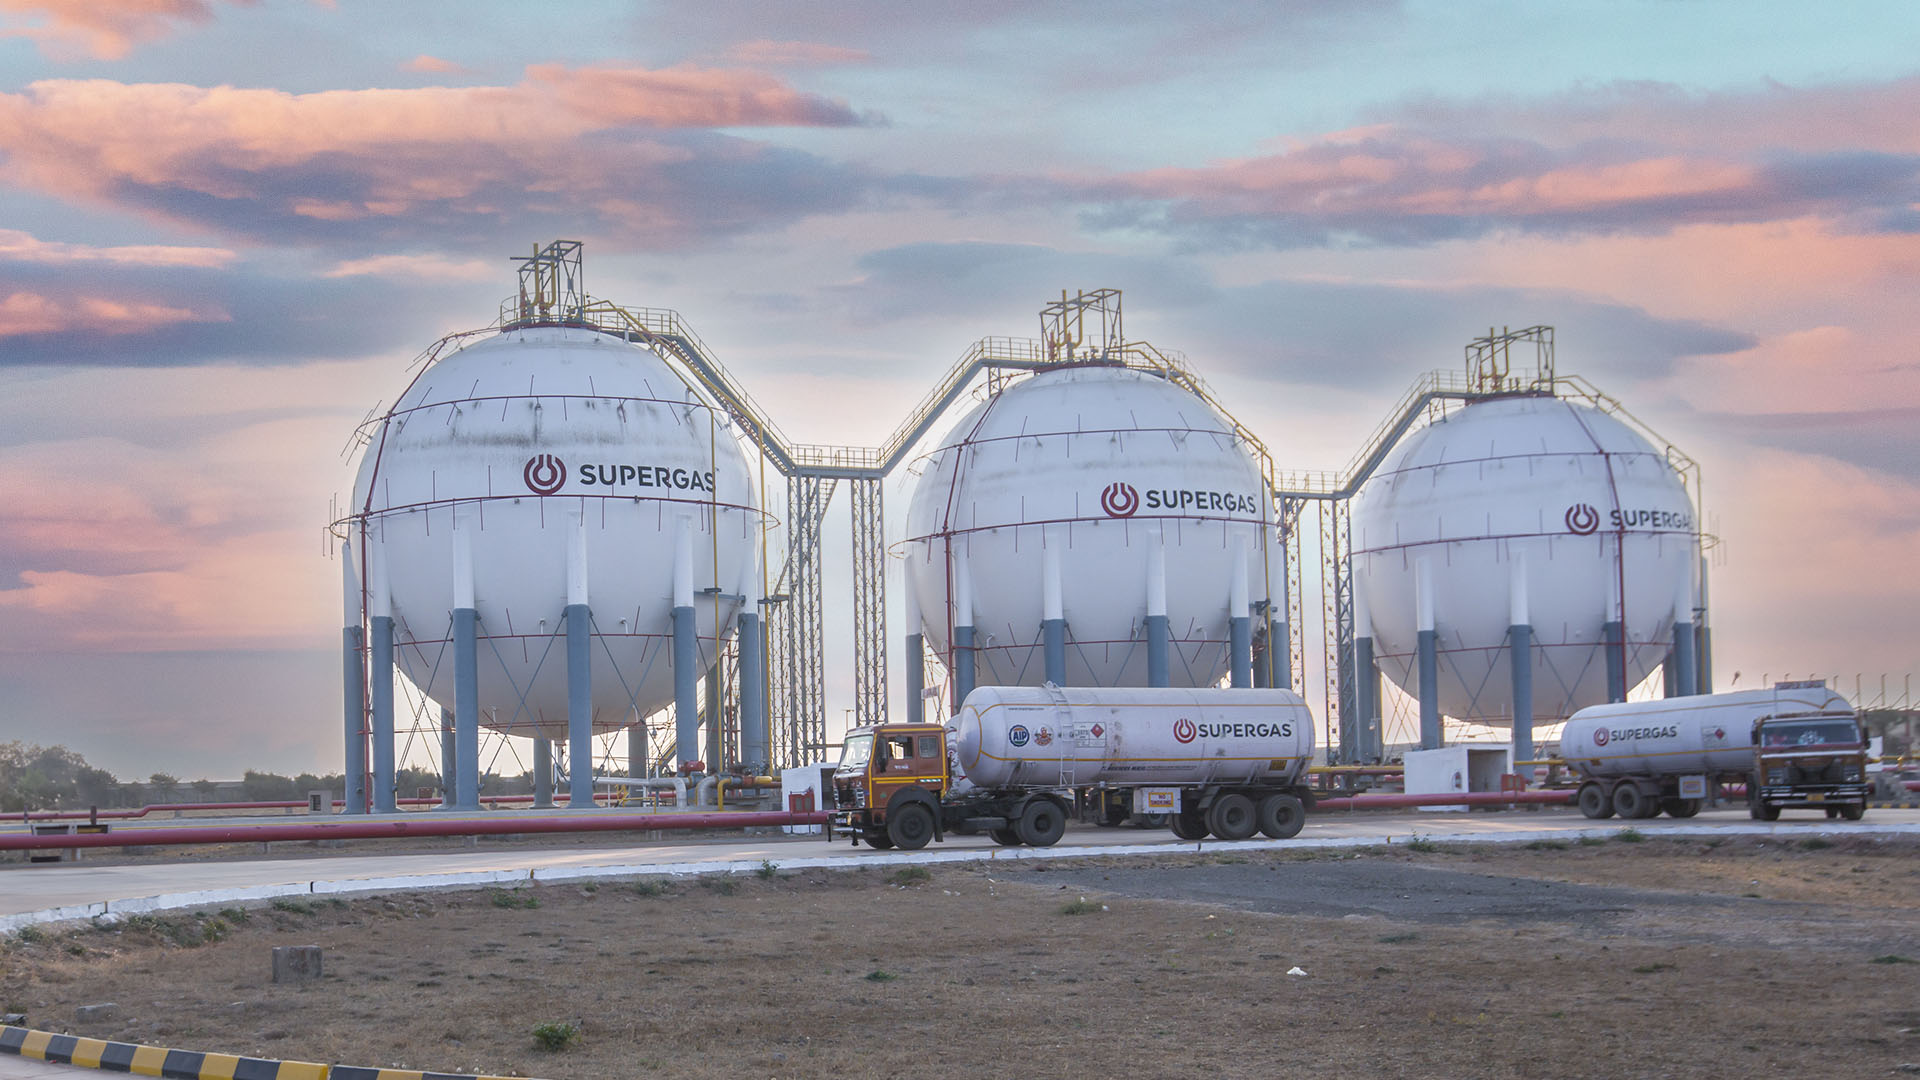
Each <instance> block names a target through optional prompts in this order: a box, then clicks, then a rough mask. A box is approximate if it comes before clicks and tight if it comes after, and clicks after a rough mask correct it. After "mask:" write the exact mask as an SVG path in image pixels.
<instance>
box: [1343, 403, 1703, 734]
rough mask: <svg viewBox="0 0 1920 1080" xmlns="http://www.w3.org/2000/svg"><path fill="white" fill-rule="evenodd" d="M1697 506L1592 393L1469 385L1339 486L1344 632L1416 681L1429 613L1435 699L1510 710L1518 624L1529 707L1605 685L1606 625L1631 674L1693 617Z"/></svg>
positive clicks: (1547, 713)
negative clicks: (1503, 390) (1512, 644)
mask: <svg viewBox="0 0 1920 1080" xmlns="http://www.w3.org/2000/svg"><path fill="white" fill-rule="evenodd" d="M1694 512H1695V508H1694V505H1693V502H1692V500H1691V499H1690V498H1689V496H1688V492H1687V490H1686V487H1685V485H1684V484H1683V482H1682V480H1681V478H1680V476H1679V474H1677V473H1676V472H1675V471H1674V469H1673V467H1672V466H1671V465H1670V464H1669V463H1668V460H1667V457H1666V455H1665V453H1664V452H1663V451H1661V450H1659V449H1656V448H1655V447H1654V446H1653V445H1652V444H1650V443H1649V442H1648V441H1647V440H1646V439H1645V438H1643V437H1642V436H1641V435H1640V434H1639V433H1638V432H1636V431H1635V430H1634V429H1632V428H1631V427H1629V426H1627V424H1626V423H1624V422H1623V421H1621V420H1619V419H1617V418H1616V417H1614V416H1612V415H1609V414H1607V413H1604V412H1602V411H1600V410H1598V409H1595V408H1592V407H1590V406H1588V405H1585V404H1581V403H1578V402H1573V401H1567V400H1562V399H1559V398H1556V397H1552V396H1548V395H1545V394H1522V395H1514V396H1508V397H1499V398H1493V399H1490V400H1483V401H1477V402H1473V403H1470V404H1468V405H1466V406H1464V407H1463V408H1460V409H1458V410H1457V411H1455V412H1453V413H1452V414H1451V415H1448V416H1447V417H1445V418H1444V419H1441V420H1439V421H1436V422H1434V423H1432V424H1430V425H1428V426H1427V427H1425V428H1422V429H1420V430H1418V431H1416V432H1414V433H1413V434H1412V435H1410V436H1408V437H1407V438H1406V439H1405V440H1403V441H1402V442H1401V443H1400V444H1399V445H1398V446H1397V447H1396V448H1395V449H1394V450H1393V452H1392V453H1391V454H1389V455H1388V457H1387V458H1386V460H1385V461H1383V462H1382V464H1381V466H1380V469H1379V471H1378V472H1376V473H1375V474H1374V475H1373V476H1372V477H1371V478H1370V479H1369V480H1368V481H1367V482H1366V484H1365V485H1364V486H1362V488H1361V489H1360V491H1359V492H1358V494H1357V495H1356V496H1355V498H1354V502H1353V517H1352V555H1353V588H1354V609H1355V634H1356V636H1358V637H1364V636H1367V635H1368V634H1369V632H1370V633H1371V636H1372V638H1373V640H1374V643H1375V645H1374V655H1375V658H1376V662H1377V663H1378V665H1379V667H1380V670H1381V671H1382V672H1384V673H1385V674H1386V675H1387V677H1388V678H1390V679H1392V680H1393V682H1394V683H1395V684H1396V685H1398V686H1399V687H1400V688H1401V689H1402V690H1405V691H1406V692H1407V693H1408V694H1410V695H1414V696H1416V697H1417V696H1418V695H1419V672H1418V664H1417V656H1416V649H1417V641H1418V635H1419V632H1420V631H1421V630H1423V629H1431V630H1433V631H1434V632H1435V635H1436V639H1435V640H1436V649H1437V653H1438V684H1437V686H1438V695H1437V696H1438V703H1439V711H1440V712H1441V713H1442V714H1444V715H1446V716H1451V717H1453V718H1455V719H1458V720H1472V721H1478V722H1482V723H1490V724H1509V723H1511V722H1512V719H1513V682H1512V669H1511V666H1510V663H1509V656H1510V654H1509V650H1508V648H1507V644H1508V640H1509V633H1508V631H1509V628H1510V627H1512V626H1514V625H1517V624H1518V625H1527V626H1531V627H1532V635H1531V637H1532V648H1531V654H1532V683H1533V687H1532V699H1533V709H1532V713H1533V717H1534V719H1535V720H1536V721H1538V722H1546V721H1548V720H1551V719H1557V718H1563V717H1566V716H1569V715H1571V714H1572V713H1573V712H1574V711H1576V710H1578V709H1581V708H1584V707H1586V706H1588V705H1593V704H1596V703H1599V702H1603V701H1606V700H1607V699H1608V676H1607V669H1608V663H1609V658H1608V656H1607V655H1606V648H1607V647H1606V646H1605V628H1606V625H1607V624H1608V623H1613V622H1617V623H1619V624H1621V626H1622V629H1623V634H1622V638H1623V640H1622V642H1621V643H1620V644H1619V645H1616V646H1613V647H1612V649H1613V652H1614V658H1613V659H1614V662H1616V663H1619V662H1620V661H1622V660H1623V661H1624V676H1625V685H1626V686H1629V687H1631V686H1633V685H1635V684H1637V683H1639V682H1640V681H1641V680H1642V679H1643V678H1645V677H1646V675H1647V674H1648V673H1649V672H1651V671H1652V670H1653V668H1654V667H1656V666H1658V665H1659V664H1660V663H1661V661H1662V660H1663V659H1664V658H1665V656H1666V654H1667V651H1668V648H1669V643H1670V641H1671V635H1672V630H1673V624H1674V622H1675V617H1676V614H1677V615H1678V616H1679V618H1681V619H1682V620H1690V619H1691V617H1692V616H1691V612H1692V608H1693V606H1694V603H1695V596H1694V576H1695V567H1696V565H1697V562H1698V552H1699V540H1698V530H1697V527H1696V523H1695V521H1694Z"/></svg>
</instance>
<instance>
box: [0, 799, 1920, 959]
mask: <svg viewBox="0 0 1920 1080" xmlns="http://www.w3.org/2000/svg"><path fill="white" fill-rule="evenodd" d="M1624 827H1626V826H1625V825H1623V824H1622V823H1620V822H1618V821H1602V822H1595V821H1589V820H1588V819H1586V818H1584V817H1581V816H1580V815H1579V814H1577V813H1574V812H1572V811H1570V810H1562V809H1557V808H1556V809H1547V810H1539V811H1527V810H1516V811H1504V812H1498V813H1486V812H1477V813H1458V812H1455V813H1420V812H1409V813H1392V814H1389V813H1377V812H1365V813H1337V812H1336V813H1328V814H1325V815H1319V816H1316V817H1313V818H1311V819H1310V823H1309V824H1308V825H1307V827H1306V829H1305V830H1304V831H1303V832H1302V833H1301V834H1300V836H1298V837H1296V838H1294V839H1293V840H1287V841H1268V840H1251V841H1243V842H1241V843H1242V845H1243V846H1289V845H1291V846H1307V845H1322V844H1324V845H1337V846H1348V845H1353V844H1364V843H1380V842H1388V841H1393V840H1406V839H1410V838H1412V837H1413V836H1415V835H1421V836H1431V837H1434V838H1446V837H1479V838H1485V839H1499V838H1502V837H1509V838H1518V837H1521V836H1531V835H1533V834H1536V833H1539V832H1563V831H1575V830H1583V829H1596V828H1598V829H1604V830H1609V831H1611V830H1616V829H1620V828H1624ZM1633 827H1634V828H1637V829H1639V830H1640V831H1641V832H1644V833H1648V834H1649V835H1657V834H1659V833H1661V832H1668V831H1685V832H1697V831H1699V830H1702V829H1708V830H1739V831H1763V832H1764V831H1782V832H1789V833H1792V832H1812V831H1816V830H1820V831H1825V830H1832V831H1848V832H1853V831H1869V832H1880V831H1887V830H1896V831H1902V832H1914V833H1920V810H1879V811H1873V812H1870V813H1869V815H1868V817H1867V820H1866V821H1865V822H1861V823H1859V824H1854V823H1850V822H1829V821H1827V820H1826V819H1824V818H1822V817H1818V816H1815V815H1812V814H1808V813H1804V812H1803V813H1794V812H1789V813H1788V814H1787V815H1785V816H1784V817H1783V818H1782V819H1781V821H1779V822H1778V823H1776V824H1772V825H1767V824H1761V823H1757V822H1752V821H1749V820H1748V818H1747V815H1746V812H1745V810H1744V809H1742V810H1721V811H1709V812H1706V813H1703V814H1701V815H1700V816H1699V817H1697V818H1694V819H1692V820H1690V821H1674V820H1671V819H1667V818H1656V819H1653V820H1650V821H1640V822H1634V823H1633ZM1205 846H1206V847H1210V848H1211V847H1219V846H1221V845H1220V844H1219V843H1218V842H1212V841H1209V842H1206V844H1205ZM1195 847H1196V845H1195V844H1192V843H1185V842H1181V841H1177V840H1174V839H1173V838H1172V837H1171V836H1170V835H1169V834H1168V833H1166V832H1164V831H1158V830H1141V829H1099V828H1092V827H1081V826H1076V827H1075V828H1074V829H1073V830H1071V831H1070V832H1068V834H1067V836H1066V838H1065V839H1064V840H1063V841H1061V844H1060V846H1059V847H1057V848H1052V849H1041V850H1035V849H1030V848H1000V847H998V846H997V845H995V844H994V843H993V842H992V841H991V840H989V839H987V838H985V837H954V838H952V839H949V840H948V841H947V842H946V843H944V844H940V845H935V846H934V847H931V848H928V849H927V850H926V851H923V852H916V853H912V854H903V853H900V852H880V851H873V850H872V849H870V848H867V847H864V846H861V847H855V846H853V845H851V844H849V843H847V842H845V841H841V842H838V843H834V844H828V843H827V842H825V841H824V840H822V839H820V838H819V837H817V836H785V835H771V836H751V837H734V838H729V839H725V840H708V839H700V840H673V841H662V842H648V843H640V844H630V845H619V846H607V847H592V848H581V847H565V848H558V847H556V848H542V847H537V846H532V845H530V844H515V845H513V846H511V847H502V848H492V849H475V850H463V851H441V852H432V853H424V854H419V853H416V854H380V853H379V852H378V846H377V843H375V842H369V843H366V844H363V845H362V846H361V847H360V848H359V849H358V850H357V851H356V852H355V853H353V854H347V855H317V856H311V857H304V858H269V857H262V858H259V859H245V860H232V861H220V862H208V861H191V862H181V861H162V860H155V861H153V862H139V863H128V864H120V865H113V866H106V865H97V864H96V865H89V864H87V863H85V862H80V863H59V864H45V863H43V864H35V865H30V864H10V865H7V866H4V867H0V929H6V928H8V927H9V926H10V925H18V924H19V923H21V922H23V921H28V920H31V921H43V919H44V916H38V917H36V916H35V915H34V914H32V913H41V912H52V911H56V910H58V911H60V912H61V914H62V915H64V916H65V917H70V918H85V917H88V916H89V915H93V914H98V913H100V912H102V911H108V910H114V911H120V912H129V911H140V910H157V909H162V908H169V907H180V906H186V905H189V904H193V903H222V902H235V901H246V900H256V901H258V900H265V899H267V898H269V897H272V896H282V895H289V894H294V893H308V892H323V893H333V892H352V891H362V890H376V889H383V888H421V887H432V886H435V885H446V886H460V885H464V886H467V887H475V886H479V885H484V884H487V883H488V882H489V881H512V880H527V879H529V878H532V879H534V880H539V879H547V880H558V879H565V878H576V877H582V876H593V875H597V874H613V873H626V874H633V873H645V872H655V873H697V872H701V871H703V870H713V871H722V870H729V869H732V870H740V869H745V868H748V867H757V866H759V865H760V864H761V863H762V862H763V861H768V860H770V861H773V862H776V863H780V864H782V865H787V864H790V863H794V862H798V861H804V862H807V863H811V864H816V865H837V864H841V863H843V862H847V861H851V860H875V861H885V862H893V861H901V860H911V859H928V860H939V861H947V860H970V859H980V858H1023V857H1057V856H1060V855H1067V854H1071V853H1075V852H1085V851H1087V850H1089V849H1093V850H1097V851H1101V852H1106V853H1112V852H1117V851H1125V850H1128V849H1137V850H1138V851H1139V852H1140V853H1141V854H1147V853H1149V852H1152V851H1155V850H1187V851H1191V850H1193V849H1194V848H1195Z"/></svg>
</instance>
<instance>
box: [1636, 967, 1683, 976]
mask: <svg viewBox="0 0 1920 1080" xmlns="http://www.w3.org/2000/svg"><path fill="white" fill-rule="evenodd" d="M1672 970H1673V965H1672V964H1641V965H1640V966H1639V967H1637V968H1634V969H1633V973H1634V974H1635V975H1651V974H1653V973H1654V972H1656V971H1672Z"/></svg>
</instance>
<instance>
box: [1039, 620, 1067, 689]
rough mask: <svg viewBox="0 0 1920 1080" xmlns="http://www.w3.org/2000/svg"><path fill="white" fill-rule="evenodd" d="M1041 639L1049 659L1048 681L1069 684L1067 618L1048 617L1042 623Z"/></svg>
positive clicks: (1060, 684)
mask: <svg viewBox="0 0 1920 1080" xmlns="http://www.w3.org/2000/svg"><path fill="white" fill-rule="evenodd" d="M1040 639H1041V642H1042V643H1043V651H1044V652H1045V654H1046V661H1047V681H1048V682H1050V683H1052V684H1053V685H1055V686H1065V685H1067V620H1065V619H1048V620H1046V621H1045V622H1042V623H1041V624H1040Z"/></svg>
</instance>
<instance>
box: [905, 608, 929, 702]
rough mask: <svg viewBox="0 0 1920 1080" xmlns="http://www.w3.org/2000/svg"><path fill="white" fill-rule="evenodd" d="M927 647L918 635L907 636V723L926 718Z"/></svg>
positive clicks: (924, 640) (922, 638) (923, 638)
mask: <svg viewBox="0 0 1920 1080" xmlns="http://www.w3.org/2000/svg"><path fill="white" fill-rule="evenodd" d="M915 625H917V624H915ZM926 691H927V646H926V638H925V637H923V636H921V635H919V634H908V635H907V723H909V724H919V723H923V722H925V720H926V718H927V698H926Z"/></svg>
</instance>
